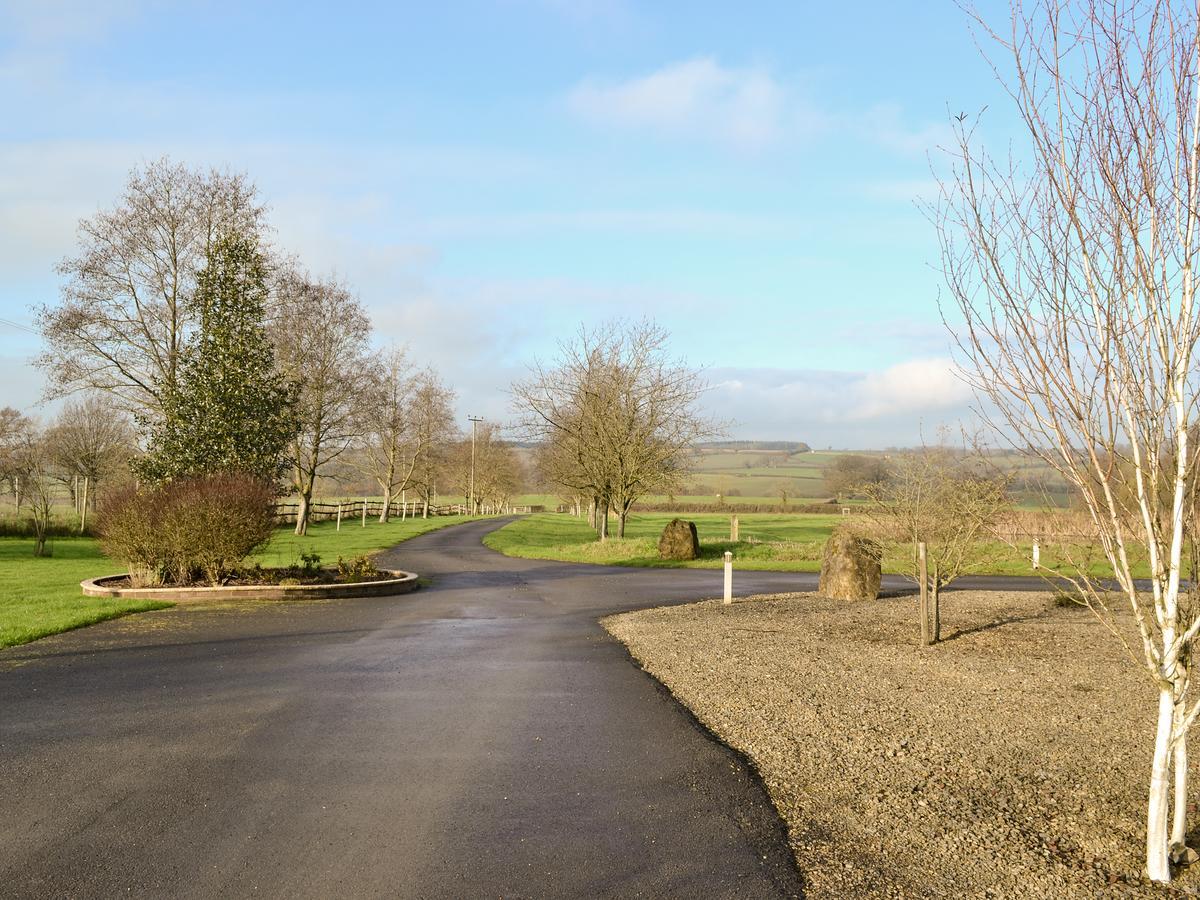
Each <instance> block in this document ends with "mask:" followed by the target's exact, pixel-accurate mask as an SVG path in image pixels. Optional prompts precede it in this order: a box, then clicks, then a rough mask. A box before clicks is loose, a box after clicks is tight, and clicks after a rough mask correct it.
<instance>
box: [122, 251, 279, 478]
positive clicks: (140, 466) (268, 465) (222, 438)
mask: <svg viewBox="0 0 1200 900" xmlns="http://www.w3.org/2000/svg"><path fill="white" fill-rule="evenodd" d="M266 300H267V287H266V265H265V262H264V260H263V256H262V254H261V253H260V252H259V251H258V247H257V244H256V242H255V241H254V240H252V239H250V238H247V237H244V236H241V235H237V234H233V235H226V236H224V237H222V238H220V239H219V240H218V241H217V242H216V243H215V244H214V245H213V247H212V249H211V251H210V252H209V254H208V258H207V265H206V267H205V268H204V270H203V271H202V272H200V274H199V277H198V279H197V285H196V292H195V295H194V296H193V298H192V301H191V302H192V304H194V307H195V308H194V310H193V312H194V313H195V316H196V319H197V321H198V322H199V328H198V329H197V331H196V332H195V334H194V335H192V337H191V338H190V339H189V341H188V342H187V344H186V345H185V347H184V349H183V352H182V359H181V365H180V368H179V374H178V377H177V380H176V383H175V385H174V386H173V387H172V386H170V385H164V386H163V387H164V393H163V417H162V419H161V420H160V421H159V422H157V423H155V425H154V426H152V429H151V434H150V439H149V442H148V447H147V452H146V455H145V456H144V457H143V458H142V459H141V460H139V461H138V463H137V466H136V468H137V471H138V474H139V475H140V476H141V477H142V478H145V479H147V480H149V481H154V482H162V481H170V480H171V479H174V478H180V477H185V476H194V475H206V474H211V473H215V472H243V473H246V474H249V475H253V476H256V477H259V478H264V479H268V480H270V481H272V482H274V481H275V480H276V479H277V478H278V477H279V475H280V472H281V460H282V458H283V451H284V448H285V447H286V445H287V443H288V441H289V440H290V439H291V438H292V436H293V435H294V434H295V431H296V426H295V417H294V416H293V409H292V407H293V405H294V393H295V392H294V390H293V389H292V387H291V385H289V384H288V383H287V381H286V380H285V379H284V378H283V377H282V376H281V375H280V374H279V373H278V371H277V370H276V368H275V355H274V352H273V350H272V348H271V344H270V342H269V341H268V339H267V335H266V330H265V327H264V322H265V318H266Z"/></svg>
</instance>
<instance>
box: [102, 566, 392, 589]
mask: <svg viewBox="0 0 1200 900" xmlns="http://www.w3.org/2000/svg"><path fill="white" fill-rule="evenodd" d="M395 577H396V576H395V575H393V574H392V573H391V572H381V571H378V570H376V571H374V572H367V573H364V572H354V573H353V574H349V575H345V576H343V575H341V574H339V573H338V571H337V570H336V569H305V568H303V567H301V566H286V567H280V568H263V567H255V568H252V569H246V570H244V571H242V572H239V573H238V574H237V575H235V576H233V577H231V578H228V579H226V580H225V581H223V582H221V584H220V587H243V586H273V585H285V586H295V585H307V584H362V583H364V582H371V581H387V580H388V579H391V578H395ZM104 586H105V587H106V588H117V589H121V588H132V587H158V585H135V584H133V582H132V581H131V580H130V579H129V578H128V577H126V578H120V579H113V580H111V581H106V582H105V583H104ZM213 586H214V585H211V584H209V582H207V581H203V580H201V581H196V582H193V583H192V584H188V585H163V587H213Z"/></svg>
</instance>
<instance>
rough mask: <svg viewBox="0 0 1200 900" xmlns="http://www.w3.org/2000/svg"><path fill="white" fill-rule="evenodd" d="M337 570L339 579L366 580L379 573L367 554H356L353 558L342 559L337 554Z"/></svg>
mask: <svg viewBox="0 0 1200 900" xmlns="http://www.w3.org/2000/svg"><path fill="white" fill-rule="evenodd" d="M337 571H338V578H339V579H340V580H341V581H366V580H367V579H370V578H374V577H376V576H377V575H378V574H379V570H378V569H377V568H375V563H373V562H372V561H371V557H369V556H356V557H354V558H353V559H342V558H341V557H340V556H339V557H338V561H337Z"/></svg>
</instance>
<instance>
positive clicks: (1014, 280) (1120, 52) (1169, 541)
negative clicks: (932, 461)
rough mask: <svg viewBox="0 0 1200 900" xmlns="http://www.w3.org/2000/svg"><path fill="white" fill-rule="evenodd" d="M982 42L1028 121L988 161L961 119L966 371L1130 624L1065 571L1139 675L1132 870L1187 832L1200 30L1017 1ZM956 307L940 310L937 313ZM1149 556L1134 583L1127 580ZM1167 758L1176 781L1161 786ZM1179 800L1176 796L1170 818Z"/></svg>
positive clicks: (1138, 13)
mask: <svg viewBox="0 0 1200 900" xmlns="http://www.w3.org/2000/svg"><path fill="white" fill-rule="evenodd" d="M979 24H980V27H981V29H982V30H983V32H984V34H985V36H986V38H987V39H990V44H989V46H993V47H995V48H997V51H998V54H997V55H998V56H999V57H1000V58H1002V59H1006V60H1007V62H1005V63H1004V64H1003V66H1001V65H1000V64H995V65H996V70H997V72H1005V73H1009V74H1001V75H1000V78H1001V80H1002V84H1003V85H1004V87H1005V88H1006V90H1007V92H1008V94H1009V95H1010V96H1011V99H1012V101H1013V103H1014V105H1015V108H1016V110H1017V112H1018V114H1019V116H1020V120H1021V122H1022V124H1023V126H1024V128H1023V142H1022V146H1021V149H1020V152H1019V155H1014V154H1012V153H1010V154H1009V156H1008V158H995V157H993V156H991V155H989V154H988V152H987V151H986V150H985V149H984V148H983V146H982V140H981V138H980V135H979V133H978V131H977V125H976V123H975V122H974V121H973V120H972V119H971V118H969V117H966V116H960V117H958V121H957V132H958V142H957V147H956V148H955V150H954V151H953V153H954V161H953V171H952V173H951V174H949V175H948V176H947V177H946V178H945V180H944V182H943V196H942V198H941V202H940V203H939V204H938V206H937V208H936V209H935V211H934V212H935V215H936V221H937V224H938V228H939V233H940V236H941V240H942V251H943V268H944V270H945V273H946V279H947V282H948V285H949V291H950V295H951V297H952V299H953V301H954V306H953V310H954V312H955V313H956V315H955V316H953V317H952V318H954V319H957V318H958V316H959V315H961V317H962V324H961V325H952V327H953V328H954V330H955V331H956V335H957V339H958V343H959V348H960V350H961V354H962V361H963V368H964V369H965V370H966V372H967V373H968V374H969V376H970V377H971V379H972V380H973V382H974V385H975V387H976V388H977V390H978V391H979V393H980V394H981V395H982V396H983V397H984V398H985V399H986V400H987V401H988V402H987V404H986V405H987V407H988V408H990V409H992V410H995V413H996V423H995V424H996V425H997V428H998V430H999V431H1000V433H1002V434H1005V435H1007V436H1009V437H1011V438H1012V439H1013V440H1014V441H1018V442H1020V443H1021V445H1023V446H1028V447H1030V448H1032V449H1033V451H1034V452H1036V453H1037V454H1038V455H1039V456H1040V457H1041V458H1042V459H1043V460H1044V461H1045V462H1046V464H1047V465H1049V466H1050V467H1051V468H1053V469H1054V470H1055V471H1056V472H1058V473H1059V474H1060V475H1061V476H1062V477H1063V478H1064V479H1065V480H1066V481H1067V482H1068V483H1069V484H1070V485H1071V486H1072V487H1073V488H1074V489H1075V491H1076V492H1077V494H1078V496H1079V497H1080V501H1081V503H1082V504H1083V505H1084V507H1085V508H1086V509H1087V511H1088V513H1089V515H1090V517H1091V519H1092V521H1093V523H1094V527H1095V529H1096V532H1097V534H1098V535H1099V541H1100V544H1101V546H1102V548H1103V551H1104V555H1105V558H1106V560H1107V565H1108V568H1109V569H1110V570H1111V573H1112V578H1113V579H1115V582H1116V584H1117V586H1118V591H1117V598H1118V599H1117V601H1116V603H1118V604H1120V605H1123V606H1125V607H1126V608H1127V609H1128V610H1129V611H1130V612H1131V613H1132V618H1133V620H1134V622H1135V623H1136V630H1137V635H1138V637H1137V638H1135V639H1133V640H1132V641H1125V634H1126V633H1125V632H1124V631H1122V629H1121V628H1120V627H1119V625H1118V623H1117V622H1116V621H1115V620H1114V618H1113V613H1114V611H1115V610H1114V609H1113V608H1110V604H1112V603H1114V600H1113V594H1112V593H1110V592H1108V591H1106V590H1105V585H1102V584H1100V583H1098V582H1097V581H1096V580H1095V579H1093V578H1092V577H1090V575H1089V573H1088V572H1086V571H1079V572H1078V573H1077V575H1076V577H1075V583H1076V587H1077V588H1078V589H1079V591H1080V592H1081V594H1082V595H1083V596H1084V597H1085V598H1086V600H1087V602H1088V603H1089V605H1090V606H1091V607H1092V609H1093V610H1095V611H1096V613H1097V615H1099V616H1100V617H1101V620H1102V621H1104V622H1105V623H1106V624H1108V625H1109V626H1110V628H1111V630H1112V631H1113V634H1114V635H1116V636H1117V637H1119V638H1121V639H1122V641H1123V642H1124V643H1125V647H1126V649H1127V650H1128V651H1129V654H1130V656H1131V658H1132V659H1134V660H1135V661H1136V662H1138V663H1139V664H1140V665H1141V667H1143V669H1144V671H1145V672H1146V674H1147V676H1148V677H1149V679H1150V680H1151V682H1152V683H1153V684H1154V686H1155V688H1156V690H1157V694H1158V699H1157V707H1158V719H1157V726H1156V734H1155V744H1154V754H1153V762H1152V766H1151V772H1150V787H1149V796H1148V803H1147V823H1146V869H1147V873H1148V875H1149V877H1150V878H1151V879H1153V880H1155V881H1167V880H1169V878H1170V866H1169V857H1170V853H1171V850H1172V848H1173V847H1182V845H1183V842H1184V840H1185V837H1186V834H1187V733H1188V730H1189V728H1190V727H1191V725H1192V723H1193V722H1194V721H1195V719H1196V717H1197V715H1200V705H1198V704H1197V701H1196V700H1195V698H1193V697H1192V695H1191V692H1190V687H1191V672H1190V668H1191V666H1190V662H1191V659H1192V656H1193V652H1192V650H1193V642H1194V639H1195V638H1196V635H1197V633H1198V632H1200V617H1198V616H1196V615H1195V614H1194V612H1193V610H1195V609H1197V607H1198V604H1196V603H1195V602H1194V598H1193V599H1189V598H1188V597H1187V596H1186V591H1187V590H1188V589H1187V588H1185V585H1184V584H1183V583H1182V578H1181V575H1182V570H1183V565H1184V561H1183V554H1184V551H1185V548H1186V546H1187V542H1188V526H1189V520H1188V500H1189V484H1190V483H1191V482H1192V473H1193V470H1194V468H1195V465H1196V455H1195V450H1194V448H1193V447H1192V441H1191V436H1192V428H1193V426H1194V425H1195V424H1196V421H1197V400H1198V399H1200V367H1198V366H1197V355H1196V346H1197V341H1198V340H1200V310H1197V307H1196V283H1195V278H1196V273H1195V268H1196V263H1197V256H1198V250H1200V205H1198V203H1197V192H1198V191H1200V91H1198V90H1197V77H1198V76H1197V70H1198V68H1200V25H1198V19H1197V8H1196V6H1195V5H1194V4H1193V5H1188V4H1183V3H1172V2H1169V0H1145V2H1136V3H1129V2H1125V0H1093V2H1086V3H1085V2H1079V3H1070V4H1068V3H1065V2H1053V0H1048V2H1045V3H1040V4H1038V5H1037V6H1036V7H1035V8H1034V9H1032V10H1027V9H1026V8H1025V7H1024V5H1023V4H1021V3H1016V4H1015V5H1014V7H1013V13H1012V17H1011V22H1010V23H1009V24H1007V25H1006V26H1005V27H1004V28H1003V29H989V27H988V26H987V24H986V23H983V22H982V21H980V23H979ZM948 318H951V317H948ZM1138 556H1143V557H1144V558H1145V559H1146V560H1147V564H1148V568H1149V574H1150V578H1149V590H1144V589H1143V588H1142V587H1141V586H1139V585H1138V584H1137V583H1136V582H1135V581H1134V577H1133V574H1134V573H1133V561H1134V560H1135V559H1136V558H1137V557H1138ZM1172 773H1173V776H1174V790H1173V792H1172ZM1172 806H1173V813H1172Z"/></svg>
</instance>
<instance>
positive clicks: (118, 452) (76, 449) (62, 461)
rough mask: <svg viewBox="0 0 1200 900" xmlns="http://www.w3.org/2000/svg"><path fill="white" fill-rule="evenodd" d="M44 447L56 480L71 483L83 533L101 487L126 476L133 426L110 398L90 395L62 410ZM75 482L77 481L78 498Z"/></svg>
mask: <svg viewBox="0 0 1200 900" xmlns="http://www.w3.org/2000/svg"><path fill="white" fill-rule="evenodd" d="M46 444H47V446H48V448H49V454H50V459H51V462H52V463H53V464H54V466H55V467H56V469H57V471H58V474H59V477H60V478H63V479H64V480H67V481H68V482H70V484H69V486H70V487H71V490H72V494H73V495H75V499H76V506H77V508H78V510H79V529H80V531H83V530H85V529H86V528H87V516H88V510H89V507H90V506H91V505H92V504H93V503H94V497H95V496H96V491H97V489H98V488H99V486H100V484H101V483H102V482H104V481H106V480H108V479H110V478H116V477H120V476H121V475H127V474H128V473H129V460H130V458H131V457H132V456H133V454H134V452H135V451H136V439H135V437H134V433H133V425H132V423H131V422H130V421H129V418H128V417H127V416H126V415H125V414H124V413H123V412H122V410H121V409H120V408H119V407H117V405H116V404H115V403H114V402H113V400H112V398H111V397H109V396H108V395H106V394H89V395H88V396H86V397H84V398H83V399H82V400H77V401H74V402H71V403H68V404H67V405H66V406H64V407H63V409H62V411H61V412H60V413H59V414H58V416H57V417H56V418H55V420H54V424H53V425H52V426H51V427H50V429H49V431H48V432H47V434H46ZM75 480H79V481H80V484H79V493H78V494H76V485H75V483H74V482H75Z"/></svg>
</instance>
